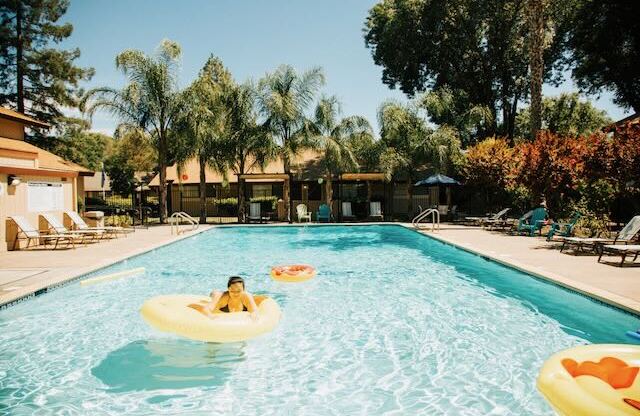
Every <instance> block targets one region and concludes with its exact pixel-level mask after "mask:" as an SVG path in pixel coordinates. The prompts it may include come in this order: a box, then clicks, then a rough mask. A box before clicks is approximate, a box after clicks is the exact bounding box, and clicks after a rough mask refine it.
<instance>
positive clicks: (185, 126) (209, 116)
mask: <svg viewBox="0 0 640 416" xmlns="http://www.w3.org/2000/svg"><path fill="white" fill-rule="evenodd" d="M231 84H233V80H232V78H231V73H230V72H229V71H228V70H227V69H226V68H225V67H224V65H223V64H222V61H221V60H220V59H219V58H216V57H214V56H211V57H209V59H208V60H207V62H206V63H205V65H204V67H203V68H202V70H201V71H200V74H199V75H198V78H196V80H195V81H194V82H193V83H192V84H191V85H190V86H189V87H188V88H187V89H186V90H185V91H184V93H183V96H184V100H183V101H184V103H185V107H184V110H183V112H182V114H181V115H180V117H179V119H178V121H177V122H176V125H175V128H174V131H175V134H176V136H178V137H179V139H178V140H176V141H177V146H174V148H175V154H174V156H175V159H176V161H177V163H178V171H179V172H178V177H180V171H181V170H182V166H183V164H184V163H186V162H187V161H188V160H191V159H193V158H194V157H195V158H197V160H198V165H199V171H200V192H199V193H200V223H201V224H205V223H206V222H207V188H206V186H207V183H206V175H205V172H206V168H207V167H210V168H214V169H215V168H217V167H220V165H221V164H220V162H219V160H220V158H222V157H224V155H223V154H221V153H220V152H219V151H218V147H219V141H220V140H221V138H222V136H223V133H224V129H225V118H226V108H225V106H224V99H223V96H224V90H225V89H227V88H229V86H230V85H231ZM224 172H226V170H225V171H224Z"/></svg>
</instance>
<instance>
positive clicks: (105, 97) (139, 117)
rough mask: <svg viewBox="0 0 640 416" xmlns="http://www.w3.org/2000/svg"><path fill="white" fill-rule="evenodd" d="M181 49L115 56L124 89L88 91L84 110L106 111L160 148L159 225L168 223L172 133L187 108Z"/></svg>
mask: <svg viewBox="0 0 640 416" xmlns="http://www.w3.org/2000/svg"><path fill="white" fill-rule="evenodd" d="M180 55H181V51H180V46H179V45H178V44H177V43H175V42H172V41H169V40H166V39H165V40H163V41H162V42H161V43H160V46H159V47H158V50H157V53H156V54H155V56H148V55H145V54H144V53H143V52H142V51H138V50H126V51H124V52H122V53H120V54H119V55H118V56H117V57H116V67H117V68H118V69H120V70H121V71H122V72H123V74H124V75H125V76H126V77H127V78H128V81H129V83H128V84H127V85H125V87H124V88H122V89H120V90H119V89H115V88H110V87H102V88H95V89H92V90H90V91H88V92H87V94H86V95H85V96H84V97H83V99H82V102H81V108H82V109H83V110H84V111H86V112H87V113H88V114H89V115H93V114H94V113H95V111H97V110H98V109H105V110H107V111H109V112H111V113H112V114H113V115H115V116H116V117H118V118H119V119H120V121H121V122H122V123H123V124H124V125H126V126H128V127H130V128H134V129H135V128H137V129H140V130H142V131H144V132H145V133H146V134H148V135H149V137H150V138H151V139H152V141H153V145H154V147H155V148H156V149H157V156H158V170H159V176H160V186H159V196H160V222H161V223H164V222H166V220H167V181H166V178H167V166H168V164H169V162H171V159H170V157H171V147H170V132H171V128H172V127H173V124H174V122H175V121H176V119H177V118H178V116H179V114H180V112H181V111H182V109H183V108H184V100H183V98H184V97H183V96H182V94H181V93H180V91H179V90H178V85H177V70H178V63H179V59H180Z"/></svg>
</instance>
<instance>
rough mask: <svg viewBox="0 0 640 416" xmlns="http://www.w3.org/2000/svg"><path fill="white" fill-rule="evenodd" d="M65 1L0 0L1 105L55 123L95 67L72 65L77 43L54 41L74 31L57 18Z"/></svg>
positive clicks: (71, 103)
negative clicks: (68, 46) (66, 45)
mask: <svg viewBox="0 0 640 416" xmlns="http://www.w3.org/2000/svg"><path fill="white" fill-rule="evenodd" d="M68 7H69V1H68V0H0V105H2V106H8V107H11V108H13V109H15V110H17V111H19V112H21V113H25V114H27V115H30V116H32V117H34V118H36V119H38V120H42V121H45V122H47V123H50V124H52V125H54V126H56V125H58V124H59V123H60V122H61V121H62V119H63V118H64V116H63V113H62V108H63V107H76V106H77V101H76V98H77V95H78V94H77V92H78V89H79V87H78V83H79V82H80V81H82V80H88V79H90V78H91V76H92V75H93V72H94V71H93V69H92V68H81V67H78V66H76V65H74V61H75V60H76V59H77V58H78V57H79V56H80V50H79V49H77V48H76V49H72V50H61V49H56V48H55V47H54V45H55V44H57V43H60V42H61V41H63V40H64V39H66V38H68V37H69V36H71V32H72V31H73V26H72V25H71V24H70V23H64V24H56V22H58V20H60V18H61V17H62V16H63V15H64V14H65V13H66V11H67V8H68Z"/></svg>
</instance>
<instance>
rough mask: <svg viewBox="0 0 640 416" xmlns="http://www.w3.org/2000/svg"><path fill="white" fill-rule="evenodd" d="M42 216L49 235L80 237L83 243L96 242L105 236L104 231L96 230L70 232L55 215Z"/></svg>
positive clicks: (46, 214) (46, 213)
mask: <svg viewBox="0 0 640 416" xmlns="http://www.w3.org/2000/svg"><path fill="white" fill-rule="evenodd" d="M40 216H41V217H42V218H43V219H44V220H45V222H46V223H47V227H48V232H49V234H57V235H66V234H75V235H77V236H80V238H81V240H82V242H83V243H86V242H87V239H88V238H90V239H91V240H95V239H96V238H98V237H102V236H103V235H104V231H96V230H76V231H70V230H69V229H67V227H65V226H64V225H63V224H62V223H61V222H60V220H59V219H58V218H57V217H56V216H55V215H53V214H51V213H49V212H43V213H41V214H40Z"/></svg>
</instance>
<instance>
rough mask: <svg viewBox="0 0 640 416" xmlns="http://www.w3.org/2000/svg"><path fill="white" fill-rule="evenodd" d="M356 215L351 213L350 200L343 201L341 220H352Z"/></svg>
mask: <svg viewBox="0 0 640 416" xmlns="http://www.w3.org/2000/svg"><path fill="white" fill-rule="evenodd" d="M355 219H356V217H355V216H354V215H353V212H352V211H351V202H343V203H342V220H343V221H354V220H355Z"/></svg>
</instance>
